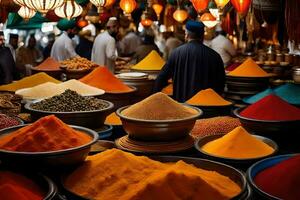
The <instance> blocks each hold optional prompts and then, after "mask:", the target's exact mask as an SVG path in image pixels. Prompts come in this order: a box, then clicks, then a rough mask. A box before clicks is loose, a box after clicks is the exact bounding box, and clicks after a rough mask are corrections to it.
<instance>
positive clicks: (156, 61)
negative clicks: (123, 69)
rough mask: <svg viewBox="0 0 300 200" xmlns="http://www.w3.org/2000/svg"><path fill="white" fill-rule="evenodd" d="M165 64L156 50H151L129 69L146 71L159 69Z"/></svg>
mask: <svg viewBox="0 0 300 200" xmlns="http://www.w3.org/2000/svg"><path fill="white" fill-rule="evenodd" d="M164 65H165V61H164V59H162V57H160V55H159V54H158V53H157V52H156V51H154V50H153V51H151V52H150V53H149V54H148V55H147V56H146V57H145V58H144V59H143V60H141V61H140V62H139V63H137V64H136V65H134V66H132V67H131V69H135V70H146V71H159V70H161V68H162V67H163V66H164Z"/></svg>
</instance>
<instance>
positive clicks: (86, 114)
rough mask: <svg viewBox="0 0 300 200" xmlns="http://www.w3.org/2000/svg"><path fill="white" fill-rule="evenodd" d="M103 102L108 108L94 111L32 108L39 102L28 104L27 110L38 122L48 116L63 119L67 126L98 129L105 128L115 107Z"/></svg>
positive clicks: (26, 105)
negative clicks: (55, 110) (54, 110)
mask: <svg viewBox="0 0 300 200" xmlns="http://www.w3.org/2000/svg"><path fill="white" fill-rule="evenodd" d="M103 101H104V102H106V103H107V104H108V106H107V107H106V108H104V109H101V110H92V111H77V112H51V111H42V110H36V109H33V108H31V105H32V104H34V103H37V102H39V101H33V102H28V103H26V104H25V109H26V110H28V111H29V112H30V114H31V118H32V120H33V121H35V120H38V119H39V118H41V117H45V116H47V115H55V116H56V117H57V118H59V119H61V120H62V121H63V122H65V123H66V124H72V125H77V126H83V127H88V128H98V127H101V126H103V124H104V121H105V118H106V116H107V115H109V114H110V113H111V110H112V109H113V107H114V104H113V103H111V102H109V101H105V100H103Z"/></svg>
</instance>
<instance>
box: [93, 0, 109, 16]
mask: <svg viewBox="0 0 300 200" xmlns="http://www.w3.org/2000/svg"><path fill="white" fill-rule="evenodd" d="M90 2H91V3H92V4H94V5H95V6H96V7H97V8H98V13H103V12H104V6H105V4H106V0H90Z"/></svg>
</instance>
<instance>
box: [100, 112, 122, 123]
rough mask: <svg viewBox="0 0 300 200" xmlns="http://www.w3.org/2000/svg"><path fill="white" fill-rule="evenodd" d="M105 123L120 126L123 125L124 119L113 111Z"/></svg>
mask: <svg viewBox="0 0 300 200" xmlns="http://www.w3.org/2000/svg"><path fill="white" fill-rule="evenodd" d="M104 124H108V125H113V126H119V125H122V121H121V119H120V117H118V116H117V114H116V113H115V112H113V113H111V114H110V115H108V116H107V117H106V119H105V122H104Z"/></svg>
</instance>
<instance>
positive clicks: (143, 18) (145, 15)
mask: <svg viewBox="0 0 300 200" xmlns="http://www.w3.org/2000/svg"><path fill="white" fill-rule="evenodd" d="M152 23H153V21H152V20H151V19H150V17H149V14H148V11H147V10H146V11H144V12H143V14H142V16H141V24H142V25H143V26H144V27H149V26H151V25H152Z"/></svg>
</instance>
